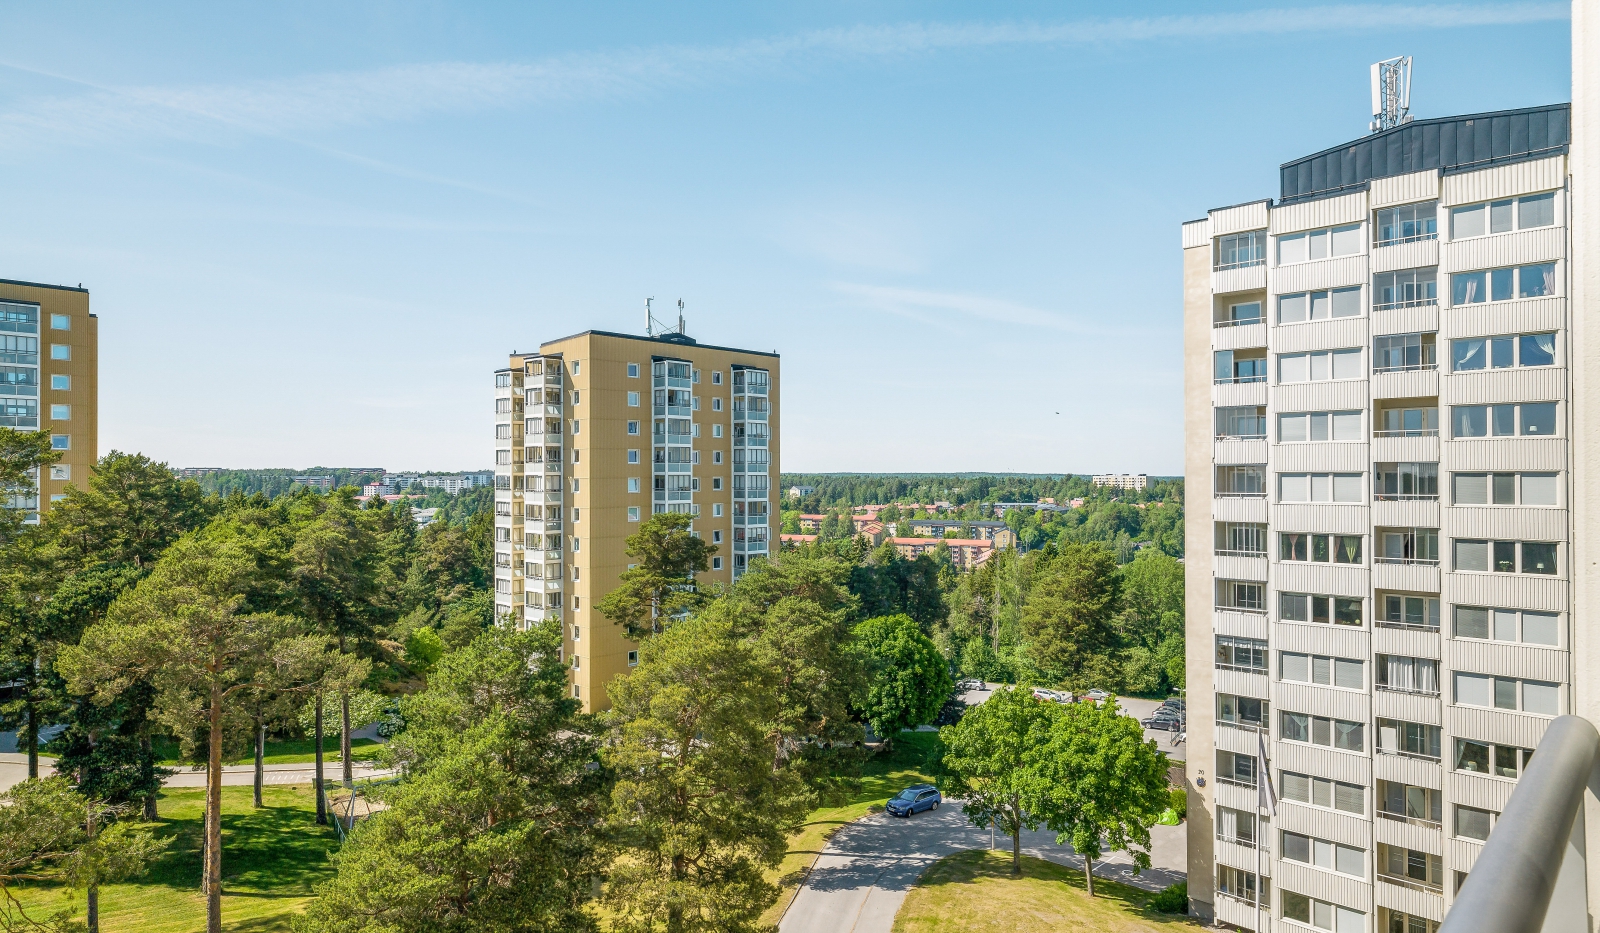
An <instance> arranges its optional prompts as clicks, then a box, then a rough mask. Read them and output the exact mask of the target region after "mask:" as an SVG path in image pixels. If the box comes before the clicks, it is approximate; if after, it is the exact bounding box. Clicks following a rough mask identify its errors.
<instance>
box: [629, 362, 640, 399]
mask: <svg viewBox="0 0 1600 933" xmlns="http://www.w3.org/2000/svg"><path fill="white" fill-rule="evenodd" d="M628 378H629V379H637V378H639V364H638V363H629V364H628ZM628 394H629V395H633V394H634V393H632V392H630V393H628Z"/></svg>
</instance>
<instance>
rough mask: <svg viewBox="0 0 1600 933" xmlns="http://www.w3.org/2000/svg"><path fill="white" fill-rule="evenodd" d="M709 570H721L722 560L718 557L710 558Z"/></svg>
mask: <svg viewBox="0 0 1600 933" xmlns="http://www.w3.org/2000/svg"><path fill="white" fill-rule="evenodd" d="M711 569H712V570H721V569H722V558H720V557H713V558H711Z"/></svg>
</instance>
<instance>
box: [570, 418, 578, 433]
mask: <svg viewBox="0 0 1600 933" xmlns="http://www.w3.org/2000/svg"><path fill="white" fill-rule="evenodd" d="M578 427H579V425H578V419H576V418H574V419H572V433H573V434H577V433H578Z"/></svg>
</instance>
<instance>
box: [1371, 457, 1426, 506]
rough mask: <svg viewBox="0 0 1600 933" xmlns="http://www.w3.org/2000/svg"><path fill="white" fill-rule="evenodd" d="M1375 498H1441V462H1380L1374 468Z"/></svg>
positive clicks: (1373, 495)
mask: <svg viewBox="0 0 1600 933" xmlns="http://www.w3.org/2000/svg"><path fill="white" fill-rule="evenodd" d="M1372 497H1373V498H1374V499H1437V498H1439V464H1437V463H1378V464H1374V465H1373V470H1372Z"/></svg>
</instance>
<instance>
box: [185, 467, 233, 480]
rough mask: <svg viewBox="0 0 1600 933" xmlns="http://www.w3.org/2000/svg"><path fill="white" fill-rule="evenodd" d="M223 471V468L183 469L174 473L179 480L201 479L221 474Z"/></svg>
mask: <svg viewBox="0 0 1600 933" xmlns="http://www.w3.org/2000/svg"><path fill="white" fill-rule="evenodd" d="M222 469H223V468H222V467H181V468H179V469H177V470H174V471H173V472H174V473H176V474H177V476H178V478H179V479H200V478H201V477H202V476H210V475H212V474H213V473H221V472H222Z"/></svg>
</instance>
